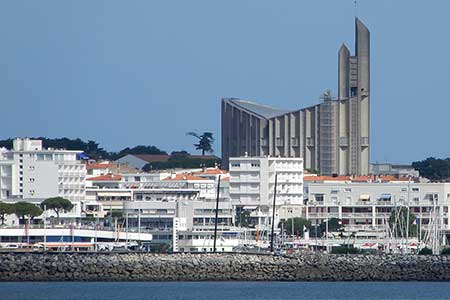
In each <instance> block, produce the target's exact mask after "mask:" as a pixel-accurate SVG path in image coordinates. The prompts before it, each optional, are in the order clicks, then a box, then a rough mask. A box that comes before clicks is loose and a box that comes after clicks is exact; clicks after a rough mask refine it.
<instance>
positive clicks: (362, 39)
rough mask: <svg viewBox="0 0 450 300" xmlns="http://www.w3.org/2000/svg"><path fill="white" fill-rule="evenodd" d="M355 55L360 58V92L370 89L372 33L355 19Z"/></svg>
mask: <svg viewBox="0 0 450 300" xmlns="http://www.w3.org/2000/svg"><path fill="white" fill-rule="evenodd" d="M355 27H356V32H355V54H356V56H357V57H358V87H359V92H361V91H362V92H369V88H370V32H369V29H367V27H366V25H364V24H363V22H361V20H360V19H358V18H356V19H355Z"/></svg>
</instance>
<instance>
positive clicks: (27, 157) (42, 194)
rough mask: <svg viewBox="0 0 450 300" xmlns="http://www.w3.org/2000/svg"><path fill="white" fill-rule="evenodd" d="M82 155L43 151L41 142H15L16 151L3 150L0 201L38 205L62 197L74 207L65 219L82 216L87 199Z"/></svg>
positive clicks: (0, 155) (0, 152) (0, 153)
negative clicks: (83, 202) (49, 199)
mask: <svg viewBox="0 0 450 300" xmlns="http://www.w3.org/2000/svg"><path fill="white" fill-rule="evenodd" d="M80 153H82V151H68V150H62V149H44V148H43V147H42V141H41V140H30V139H15V140H14V141H13V149H12V150H7V149H4V148H3V149H0V191H1V193H0V200H1V201H5V202H17V201H28V202H32V203H36V204H39V203H40V202H42V201H43V200H45V199H47V198H50V197H56V196H60V197H63V198H66V199H68V200H70V201H72V203H73V204H74V205H75V207H74V208H73V210H72V211H71V212H69V213H68V214H64V216H65V217H75V216H80V214H81V202H82V201H83V200H84V199H85V177H86V168H85V165H84V164H83V163H82V162H81V161H80V160H79V159H78V158H77V155H78V154H80Z"/></svg>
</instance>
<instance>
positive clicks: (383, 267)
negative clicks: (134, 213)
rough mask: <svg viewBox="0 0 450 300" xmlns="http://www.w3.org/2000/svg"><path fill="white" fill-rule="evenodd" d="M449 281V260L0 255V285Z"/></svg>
mask: <svg viewBox="0 0 450 300" xmlns="http://www.w3.org/2000/svg"><path fill="white" fill-rule="evenodd" d="M174 280H180V281H181V280H183V281H200V280H210V281H219V280H220V281H225V280H235V281H258V280H267V281H269V280H272V281H369V280H372V281H411V280H415V281H450V257H447V256H377V255H326V254H304V255H297V256H268V255H250V254H245V255H243V254H147V253H145V254H144V253H107V254H106V253H105V254H101V253H98V254H97V253H59V254H52V253H51V254H43V253H0V281H174Z"/></svg>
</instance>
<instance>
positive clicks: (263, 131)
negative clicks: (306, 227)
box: [222, 19, 370, 175]
mask: <svg viewBox="0 0 450 300" xmlns="http://www.w3.org/2000/svg"><path fill="white" fill-rule="evenodd" d="M355 31H356V34H355V53H354V54H353V55H352V54H351V53H350V51H349V49H348V48H347V46H345V45H344V44H343V45H342V46H341V48H340V49H339V55H338V65H339V70H338V97H337V99H335V98H333V97H332V95H331V92H330V91H327V92H325V94H324V95H323V98H322V100H323V102H322V103H320V104H317V105H314V106H311V107H307V108H303V109H299V110H293V111H286V110H279V109H275V108H272V107H269V106H266V105H261V104H258V103H255V102H252V101H248V100H244V99H237V98H223V99H222V164H223V165H224V166H228V164H229V162H230V157H240V156H243V155H244V154H245V153H247V154H248V156H257V157H258V156H268V155H270V156H274V157H278V156H280V157H302V158H303V159H304V167H305V169H308V170H317V171H319V172H320V174H323V175H333V174H338V175H367V174H369V162H370V33H369V30H368V29H367V27H366V26H365V25H364V24H363V23H362V22H361V20H359V19H356V20H355Z"/></svg>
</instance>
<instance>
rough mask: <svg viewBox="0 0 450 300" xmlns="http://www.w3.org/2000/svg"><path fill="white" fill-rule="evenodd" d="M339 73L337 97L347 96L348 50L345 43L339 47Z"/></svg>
mask: <svg viewBox="0 0 450 300" xmlns="http://www.w3.org/2000/svg"><path fill="white" fill-rule="evenodd" d="M338 56H339V58H338V61H339V66H338V68H339V75H338V86H339V90H338V99H344V98H348V96H349V90H350V88H349V57H350V51H349V50H348V48H347V46H345V44H342V46H341V48H340V49H339V55H338Z"/></svg>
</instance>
